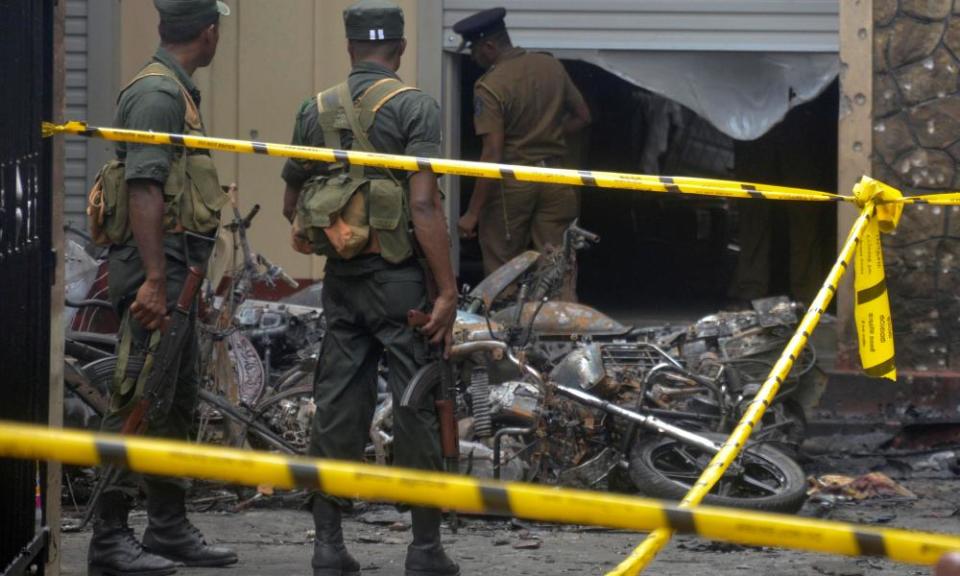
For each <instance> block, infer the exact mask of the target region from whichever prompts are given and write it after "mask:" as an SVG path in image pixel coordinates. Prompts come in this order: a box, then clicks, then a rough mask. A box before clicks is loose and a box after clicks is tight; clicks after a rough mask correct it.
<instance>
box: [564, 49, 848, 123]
mask: <svg viewBox="0 0 960 576" xmlns="http://www.w3.org/2000/svg"><path fill="white" fill-rule="evenodd" d="M553 54H554V55H555V56H556V57H558V58H564V59H571V60H583V61H585V62H590V63H591V64H595V65H597V66H599V67H601V68H603V69H605V70H607V71H608V72H610V73H612V74H615V75H617V76H619V77H620V78H623V79H624V80H626V81H627V82H630V83H631V84H635V85H637V86H640V87H641V88H645V89H647V90H650V91H651V92H655V93H657V94H660V95H661V96H664V97H666V98H669V99H671V100H674V101H676V102H679V103H680V104H683V105H684V106H686V107H687V108H690V109H691V110H693V111H694V112H696V113H697V114H699V115H700V116H702V117H703V118H705V119H706V120H707V121H709V122H710V123H711V124H713V125H714V126H716V127H717V129H718V130H720V131H721V132H724V133H725V134H727V135H728V136H730V137H732V138H736V139H737V140H754V139H756V138H759V137H760V136H762V135H763V134H764V133H765V132H767V130H769V129H770V128H771V127H773V126H774V125H775V124H776V123H778V122H780V120H782V119H783V117H784V116H785V115H786V114H787V112H788V111H789V110H790V108H791V107H793V106H797V105H799V104H802V103H804V102H808V101H810V100H812V99H814V98H816V97H817V96H818V95H819V94H820V93H821V92H822V91H823V90H824V88H826V87H827V86H828V85H829V84H830V82H832V81H833V79H834V78H836V76H837V73H838V71H839V69H840V60H839V58H838V56H837V55H836V54H822V53H812V54H811V53H807V54H803V53H789V54H788V53H763V52H650V51H636V50H557V51H554V52H553Z"/></svg>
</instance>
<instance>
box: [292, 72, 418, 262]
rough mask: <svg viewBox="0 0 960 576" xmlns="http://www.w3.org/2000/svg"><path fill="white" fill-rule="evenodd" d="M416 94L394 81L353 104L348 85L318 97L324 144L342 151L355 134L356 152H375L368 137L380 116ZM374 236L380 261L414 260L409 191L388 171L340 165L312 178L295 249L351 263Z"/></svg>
mask: <svg viewBox="0 0 960 576" xmlns="http://www.w3.org/2000/svg"><path fill="white" fill-rule="evenodd" d="M410 90H416V88H412V87H409V86H405V85H404V84H403V83H402V82H400V81H399V80H397V79H395V78H384V79H382V80H379V81H377V82H375V83H374V84H372V85H371V86H370V87H369V88H368V89H367V90H366V91H365V92H364V93H363V94H362V95H361V96H360V97H359V98H358V99H357V101H356V103H354V100H353V98H352V97H351V95H350V88H349V86H348V84H347V83H346V82H344V83H342V84H340V85H338V86H334V87H333V88H330V89H328V90H325V91H323V92H321V93H319V94H318V95H317V108H318V111H319V123H320V127H321V129H322V130H323V138H324V144H325V145H326V146H328V147H330V148H334V149H342V148H343V145H342V141H341V137H340V135H341V131H349V132H351V133H352V134H353V145H352V149H353V150H360V151H365V152H376V151H377V150H376V149H375V148H374V147H373V145H372V144H371V143H370V139H369V137H368V136H367V132H368V131H369V129H370V127H371V126H372V125H373V121H374V119H375V118H376V115H377V112H378V111H379V110H380V109H381V108H382V107H383V105H384V104H386V103H387V102H388V101H390V99H391V98H393V97H394V96H396V95H398V94H401V93H403V92H406V91H410ZM371 230H373V231H375V232H374V233H375V234H376V236H377V241H378V242H379V247H380V255H381V256H382V257H383V258H384V259H385V260H387V261H388V262H393V263H400V262H403V261H404V260H407V259H408V258H410V257H411V256H412V255H413V242H414V241H413V238H412V235H411V232H410V207H409V203H408V199H407V193H406V186H405V185H404V184H403V183H401V182H400V180H399V179H398V178H397V177H396V176H395V175H394V174H393V173H392V172H391V171H390V170H388V169H383V170H376V171H374V170H370V171H369V172H365V171H364V168H363V167H362V166H357V165H355V164H349V163H347V162H337V163H334V164H332V165H331V173H330V174H329V175H320V176H313V177H311V178H310V179H309V180H307V182H306V183H305V184H304V186H303V190H302V191H301V193H300V197H299V199H298V202H297V219H296V222H295V224H294V248H295V249H297V250H298V251H301V252H304V253H315V254H320V255H323V256H327V257H328V258H334V259H344V260H348V259H350V258H353V257H354V256H356V255H358V254H360V253H362V252H363V251H364V250H366V249H367V248H368V246H369V244H370V241H371Z"/></svg>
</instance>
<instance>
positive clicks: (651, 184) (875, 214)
mask: <svg viewBox="0 0 960 576" xmlns="http://www.w3.org/2000/svg"><path fill="white" fill-rule="evenodd" d="M42 131H43V135H44V136H45V137H47V136H52V135H54V134H58V133H71V134H79V135H82V136H89V137H99V138H104V139H107V140H113V141H124V142H137V143H142V144H155V145H179V146H186V147H190V148H204V149H210V150H220V151H226V152H235V153H254V154H265V155H270V156H280V157H288V158H300V159H305V160H315V161H321V162H349V163H353V164H356V165H359V166H371V167H379V168H390V169H399V170H406V171H420V170H431V171H433V172H435V173H438V174H451V175H459V176H470V177H479V178H492V179H515V180H520V181H529V182H543V183H548V184H568V185H574V186H593V187H598V188H612V189H624V190H639V191H646V192H661V193H670V194H695V195H705V196H715V197H724V198H751V199H767V200H791V201H818V202H853V203H855V204H857V206H859V207H860V208H862V211H861V214H860V216H859V218H858V219H857V220H856V222H855V224H854V226H853V229H852V230H851V232H850V234H849V236H848V238H847V241H846V243H845V244H844V246H843V249H842V250H841V252H840V255H839V257H838V259H837V262H836V264H835V265H834V266H833V268H832V269H831V271H830V274H829V276H828V277H827V280H826V282H825V283H824V285H823V286H822V288H821V289H820V291H819V292H818V294H817V296H816V298H815V299H814V302H813V304H811V306H810V308H809V309H808V311H807V313H806V314H805V315H804V317H803V319H802V320H801V322H800V324H799V326H798V328H797V331H796V333H795V334H794V336H793V338H791V340H790V342H789V343H788V345H787V347H786V349H785V350H784V351H783V353H782V355H781V356H780V358H779V360H778V361H777V363H776V365H775V366H774V368H773V370H772V371H771V373H770V375H769V376H768V378H767V380H766V381H765V382H764V384H763V386H762V387H761V389H760V391H759V392H758V393H757V395H756V397H755V398H754V400H753V401H751V403H750V405H749V408H748V409H747V412H746V413H745V414H744V416H743V418H742V419H741V421H740V422H739V423H738V425H737V427H736V428H735V429H734V431H733V433H732V434H731V435H730V437H729V438H728V439H727V440H726V441H725V442H724V444H723V447H722V448H721V450H720V452H718V453H717V454H716V455H715V456H714V458H713V460H712V461H711V462H710V465H709V466H708V467H707V468H706V469H705V470H704V472H703V474H702V475H701V477H700V478H699V479H698V480H697V482H696V483H695V485H694V487H693V488H692V489H691V490H690V492H689V493H688V494H687V496H686V497H685V498H684V500H683V501H682V502H681V503H680V505H679V507H669V506H664V507H661V510H662V518H663V522H662V523H661V525H660V526H658V527H657V528H656V529H655V530H654V532H653V533H652V534H651V535H650V536H649V537H648V538H647V539H646V540H645V541H644V542H643V543H642V544H641V545H640V546H639V547H638V548H637V549H636V550H635V551H634V552H633V553H632V554H631V556H630V557H629V558H627V560H625V561H624V562H623V563H621V565H620V566H618V567H617V569H616V570H614V571H613V572H611V574H637V573H638V572H640V571H641V570H642V569H643V568H644V567H645V566H646V565H647V564H649V562H650V561H651V560H652V559H653V557H654V556H655V555H656V553H657V552H658V551H659V550H660V549H662V547H663V546H664V545H665V544H666V542H668V541H669V539H670V535H671V534H672V532H673V531H690V532H693V533H698V534H700V535H702V536H707V537H711V538H716V539H720V540H730V541H738V540H732V539H731V538H732V537H734V536H736V537H739V536H740V531H739V530H738V529H737V528H736V525H735V524H731V523H729V522H719V524H718V526H720V527H721V528H722V530H721V531H718V532H716V533H710V534H707V533H706V532H705V531H704V530H703V529H702V527H703V526H706V525H707V521H706V519H705V518H706V517H705V516H704V514H706V513H708V512H707V511H709V510H711V509H709V508H696V510H689V508H690V507H693V506H697V505H698V504H699V503H700V502H701V501H702V500H703V498H704V497H705V496H706V494H707V493H708V492H709V491H710V490H711V489H712V487H713V486H714V484H716V482H718V481H719V480H720V479H721V478H722V476H723V474H724V473H725V471H726V470H727V468H728V467H729V466H730V464H731V462H732V461H733V460H734V459H735V458H736V457H737V456H738V455H739V453H740V451H741V450H742V448H743V447H744V446H745V445H746V443H747V441H748V439H749V437H750V435H751V433H752V431H753V429H754V427H755V426H756V425H757V423H759V421H760V419H761V418H762V417H763V414H764V412H765V410H766V408H767V407H768V406H769V405H770V402H771V401H772V400H773V398H774V396H775V395H776V393H777V391H778V390H779V388H780V385H781V384H782V383H783V381H784V380H785V379H786V378H787V375H788V374H789V372H790V370H791V368H792V367H793V363H794V362H795V360H796V358H797V357H798V356H799V354H800V352H801V351H802V349H803V347H804V346H805V345H806V343H807V341H808V340H809V338H810V335H811V334H812V332H813V330H814V329H815V328H816V326H817V325H818V323H819V321H820V318H821V316H822V315H823V313H824V311H825V310H826V308H827V306H828V305H829V303H830V301H831V300H832V298H833V296H834V294H835V293H836V291H837V287H838V285H839V282H840V279H841V278H842V276H843V274H844V273H845V272H846V270H847V268H848V267H849V265H850V262H851V260H852V258H853V256H854V253H856V255H857V269H856V274H855V275H856V279H855V291H856V302H855V317H856V323H857V330H858V336H859V343H860V346H859V349H860V358H861V363H862V365H863V367H864V370H865V372H866V373H867V374H869V375H871V376H876V377H884V378H889V379H896V367H895V356H894V348H893V327H892V322H891V318H890V309H889V296H888V295H887V292H886V283H885V278H884V272H883V256H882V249H881V243H880V233H881V232H890V231H892V230H893V229H895V227H896V225H897V222H898V220H899V217H900V214H901V211H902V209H903V206H904V205H905V204H942V205H960V193H957V192H952V193H942V194H931V195H925V196H913V197H908V198H904V197H903V196H902V195H901V194H900V192H899V191H897V190H895V189H893V188H891V187H889V186H887V185H885V184H882V183H880V182H878V181H875V180H873V179H871V178H867V177H864V178H863V179H862V180H861V182H860V183H859V184H857V186H856V187H855V188H854V194H853V195H852V196H842V195H838V194H832V193H828V192H821V191H816V190H805V189H799V188H790V187H783V186H770V185H765V184H752V183H746V182H734V181H727V180H712V179H704V178H686V177H668V176H650V175H642V174H624V173H614V172H597V171H586V170H569V169H560V168H543V167H530V166H513V165H506V164H492V163H484V162H471V161H464V160H450V159H438V158H416V157H411V156H398V155H390V154H379V153H370V152H357V151H346V150H334V149H329V148H310V147H302V146H291V145H283V144H270V143H264V142H250V141H243V140H230V139H224V138H210V137H200V136H189V135H181V134H163V133H154V132H142V131H135V130H122V129H114V128H97V127H92V126H87V125H86V124H84V123H80V122H68V123H66V124H62V125H54V124H49V123H44V125H43V127H42ZM0 440H2V439H0ZM338 465H343V464H342V463H338ZM290 466H291V468H290V471H291V475H292V476H293V477H294V480H296V479H297V478H298V476H297V470H300V474H301V476H302V475H303V474H306V475H307V477H308V478H309V479H310V480H316V481H318V482H319V481H320V480H321V473H320V472H318V471H317V470H316V468H311V467H309V466H308V467H306V468H302V467H301V468H295V467H294V464H291V465H290ZM298 466H304V465H298ZM323 470H326V468H323ZM145 471H148V470H145ZM154 472H156V471H154ZM161 472H163V473H167V472H165V471H161ZM225 479H228V480H231V479H232V480H233V481H237V480H236V479H234V478H232V477H231V478H225ZM464 481H466V480H464ZM448 482H453V481H452V480H448ZM471 482H474V481H471ZM274 483H275V484H277V485H280V486H283V485H284V484H283V483H278V482H274ZM295 484H296V482H295ZM320 484H321V485H322V487H323V488H324V490H327V491H329V492H330V493H332V494H337V495H343V496H358V497H366V498H371V497H372V498H374V499H376V498H387V499H390V495H388V494H386V493H375V495H373V496H370V495H369V494H365V493H364V494H361V493H359V492H356V493H353V492H350V493H347V494H341V493H338V492H336V491H335V490H328V485H327V482H326V481H325V480H324V481H323V482H320ZM444 486H446V485H444ZM484 486H485V485H484V484H483V483H479V484H477V486H476V487H475V488H474V490H473V491H474V492H475V494H474V500H475V501H474V502H473V504H477V502H476V496H477V494H476V493H479V494H480V496H481V497H480V499H479V503H480V504H481V505H482V506H481V508H480V509H476V508H471V507H470V505H465V506H461V504H463V503H464V502H463V501H457V502H459V504H458V503H451V502H450V501H447V500H444V501H430V502H425V501H420V500H416V499H404V497H405V493H403V494H401V493H391V494H392V495H393V497H394V499H396V500H398V501H404V502H410V503H425V504H433V505H439V506H448V507H452V508H458V509H460V510H463V511H467V512H478V511H485V512H493V513H497V512H499V513H512V514H515V515H517V516H520V517H528V518H534V519H541V520H552V521H561V522H581V523H597V522H596V521H595V519H596V516H595V515H593V514H587V515H586V516H579V515H578V512H579V511H578V510H574V511H571V514H569V515H565V516H563V517H560V516H549V515H546V516H544V515H540V514H541V512H542V510H541V509H540V508H538V507H536V506H535V507H533V508H530V509H529V510H526V509H524V503H526V502H528V501H531V502H532V501H536V498H535V497H534V494H539V492H537V491H538V490H543V489H539V488H533V487H529V486H526V485H516V486H513V485H510V486H512V487H509V488H497V489H496V490H494V489H493V488H491V485H487V486H486V488H485V487H484ZM517 486H524V487H523V488H520V487H517ZM547 490H550V489H547ZM531 491H532V492H531ZM521 492H524V495H525V496H527V497H528V498H524V499H519V498H514V497H513V494H518V495H519V494H520V493H521ZM550 492H551V493H552V494H554V495H556V494H557V493H558V492H556V491H553V490H550ZM563 492H564V493H565V494H576V493H575V492H571V491H563ZM398 495H399V496H400V497H398ZM438 495H440V493H438ZM444 497H445V496H444ZM604 498H616V497H613V496H605V497H599V496H595V495H594V496H592V501H593V502H600V501H603V502H609V501H608V500H604ZM630 501H631V502H634V503H636V502H642V501H640V500H630ZM647 502H649V501H647ZM494 503H498V505H494V506H488V504H494ZM566 504H569V502H565V505H566ZM524 512H529V513H532V514H533V515H529V516H525V515H524ZM608 512H611V513H612V510H608ZM632 514H635V513H634V512H631V515H632ZM547 516H549V517H547ZM613 516H616V515H612V516H611V518H613ZM747 516H750V513H742V512H728V513H727V516H726V517H725V518H728V519H729V518H731V517H737V518H740V519H741V522H742V519H743V518H745V517H747ZM585 518H592V519H594V520H590V519H585ZM608 522H610V521H608ZM784 522H786V523H787V524H786V526H787V527H788V528H787V532H789V533H790V538H791V539H794V540H796V539H797V538H799V539H800V540H803V538H804V536H803V534H804V532H803V531H802V530H801V529H800V528H798V526H799V524H796V523H808V522H812V521H807V520H784ZM598 524H599V525H605V526H612V527H622V528H634V529H637V530H643V529H645V528H644V527H641V526H638V525H637V524H636V523H631V524H630V525H627V524H611V523H607V522H599V523H598ZM741 526H745V527H746V528H747V529H746V531H747V532H752V531H754V530H755V529H756V526H755V525H749V524H741ZM764 530H769V531H767V532H766V536H767V537H770V538H774V539H775V540H776V539H779V538H781V536H782V535H783V534H786V533H787V532H783V531H780V530H777V529H774V528H773V527H772V526H768V527H767V528H765V529H763V530H756V532H755V533H754V537H756V538H758V539H762V538H763V535H761V532H763V531H764ZM882 533H884V534H886V533H887V531H883V532H882ZM826 534H828V533H826V532H824V533H821V534H820V536H823V535H826ZM811 535H812V533H811ZM725 536H727V537H725ZM848 539H849V534H848ZM827 541H829V542H836V539H835V538H832V537H826V539H825V540H824V542H827ZM853 541H854V543H855V548H856V549H857V550H859V551H860V553H871V554H876V553H880V555H888V556H890V557H891V558H894V556H892V555H891V554H890V551H891V548H890V542H889V541H888V540H887V539H886V538H885V537H883V536H881V537H879V538H878V537H877V536H876V535H875V534H874V535H870V536H867V535H864V536H863V537H860V536H857V537H854V538H853ZM738 542H739V541H738ZM740 543H748V544H749V543H752V544H757V543H758V541H753V542H740ZM848 544H849V542H848ZM767 545H783V543H782V542H779V543H778V542H776V541H773V542H770V541H767ZM824 545H827V544H824ZM830 546H832V544H831V545H830ZM805 549H810V550H814V549H815V550H818V551H827V552H829V551H833V552H837V553H841V554H847V553H850V552H849V550H850V549H849V548H845V549H846V550H847V551H846V552H844V551H841V550H840V549H839V548H830V549H826V548H814V547H810V548H805ZM941 551H942V550H941ZM854 553H856V552H854ZM894 559H898V558H894ZM933 559H935V558H933ZM924 563H928V562H924Z"/></svg>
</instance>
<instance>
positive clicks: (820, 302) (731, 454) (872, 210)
mask: <svg viewBox="0 0 960 576" xmlns="http://www.w3.org/2000/svg"><path fill="white" fill-rule="evenodd" d="M855 194H857V195H858V197H859V198H861V199H862V201H863V202H864V203H865V204H864V206H863V209H862V210H861V212H860V216H859V217H858V218H857V220H856V221H855V222H854V224H853V228H852V229H851V230H850V234H849V235H848V236H847V240H846V242H844V245H843V248H842V249H841V250H840V255H839V256H838V257H837V261H836V263H835V264H834V265H833V268H831V270H830V273H829V274H828V275H827V279H826V281H824V283H823V286H821V288H820V290H819V291H818V292H817V295H816V297H815V298H814V299H813V303H812V304H811V305H810V307H809V309H808V310H807V312H806V314H804V316H803V319H802V320H801V321H800V324H799V325H798V326H797V329H796V332H794V334H793V337H792V338H791V339H790V341H789V342H788V343H787V346H786V348H784V350H783V352H782V353H781V355H780V358H779V359H778V360H777V363H776V364H775V365H774V367H773V369H772V370H771V371H770V374H769V375H768V376H767V379H766V381H765V382H764V383H763V386H762V387H761V388H760V390H759V391H758V392H757V394H756V396H755V397H754V399H753V400H752V401H751V402H750V404H749V407H748V409H747V411H746V413H744V415H743V418H741V419H740V422H739V423H738V424H737V426H736V428H734V430H733V432H732V433H731V434H730V436H729V438H727V440H726V441H725V442H724V443H723V446H722V448H721V450H720V451H719V452H718V453H717V454H716V455H714V457H713V459H712V460H711V461H710V464H708V465H707V467H706V468H705V469H704V471H703V472H702V473H701V474H700V477H699V478H698V479H697V481H696V482H695V483H694V485H693V487H692V488H691V489H690V491H689V492H687V494H686V496H685V497H684V498H683V500H682V501H681V502H680V507H682V508H689V507H692V506H697V505H698V504H700V502H702V501H703V499H704V498H705V497H706V496H707V494H709V492H710V490H712V489H713V487H714V485H716V483H717V482H719V481H720V479H721V478H723V475H724V473H725V472H726V471H727V469H728V468H729V467H730V465H731V464H732V463H733V461H734V460H735V459H736V458H737V456H738V455H739V454H740V452H741V450H742V449H743V447H744V446H745V445H746V443H747V441H748V440H749V438H750V435H751V433H752V432H753V430H754V428H755V427H756V425H757V424H758V423H759V422H760V420H761V418H763V414H764V412H765V411H766V409H767V407H769V406H770V403H771V402H772V401H773V398H774V396H776V394H777V392H778V391H779V389H780V385H781V384H782V383H783V382H784V380H786V378H787V376H788V375H789V374H790V370H791V369H792V368H793V364H794V362H795V361H796V359H797V358H798V357H799V355H800V352H801V351H802V350H803V347H804V346H806V344H807V341H808V340H809V339H810V335H811V334H813V331H814V329H816V327H817V325H818V324H819V322H820V318H821V317H822V316H823V313H824V311H825V310H826V309H827V307H828V306H829V305H830V301H831V300H832V299H833V296H834V294H836V292H837V287H838V286H839V285H840V280H841V278H843V275H844V273H845V272H846V271H847V268H848V267H849V266H850V262H851V260H852V259H853V256H854V254H856V255H857V268H858V274H857V278H856V290H857V306H856V310H855V313H856V315H857V322H858V324H860V322H861V321H863V322H864V323H867V320H865V318H870V322H869V323H870V326H869V328H864V329H863V331H862V332H861V338H864V337H866V338H868V339H869V346H865V345H864V344H863V342H861V346H860V351H861V359H862V361H863V362H864V367H865V368H866V367H867V366H871V367H872V368H869V369H867V370H868V373H869V372H870V370H872V371H873V372H874V374H873V375H875V376H878V377H880V376H882V377H886V378H891V379H894V380H895V379H896V369H895V367H894V356H893V337H892V332H893V329H892V326H891V325H890V322H889V319H890V303H889V299H888V298H887V294H886V288H885V284H884V279H883V258H882V255H881V254H880V229H881V226H883V227H884V228H887V229H888V231H889V230H892V229H893V228H894V227H895V226H896V220H897V219H899V216H900V213H899V210H898V209H899V208H902V205H896V208H895V209H893V210H889V209H885V210H887V212H885V213H883V214H882V215H881V216H878V209H877V206H876V205H875V203H874V202H875V200H877V199H878V198H880V197H882V196H883V195H884V194H887V195H889V194H896V195H899V193H898V192H896V190H893V189H892V188H889V187H882V186H881V185H880V183H879V182H876V181H875V180H871V179H864V180H862V181H861V182H860V183H859V184H858V185H857V188H856V190H855ZM881 221H882V222H883V224H881ZM864 285H866V286H867V287H866V288H862V286H864ZM884 319H885V321H886V323H887V324H886V326H887V327H888V328H889V330H890V334H889V337H887V338H886V339H884V335H883V334H878V333H876V331H875V330H874V329H875V328H878V327H879V325H882V324H883V322H884ZM874 321H876V323H877V324H878V326H873V323H874ZM865 352H866V355H865ZM877 356H880V357H883V358H886V361H884V362H878V363H874V358H876V357H877ZM867 362H870V364H867ZM671 533H672V532H671V529H669V528H660V529H657V530H655V531H654V532H653V533H651V534H650V535H648V536H647V538H646V539H645V540H644V541H643V542H641V543H640V545H639V546H638V547H637V548H636V549H635V550H634V551H633V552H632V553H631V554H630V556H628V557H627V558H626V559H625V560H624V561H623V562H621V563H620V565H619V566H618V567H617V568H616V569H615V570H613V571H611V572H609V573H608V576H624V575H630V576H633V575H635V574H638V573H639V572H641V571H642V570H643V569H644V568H646V567H647V566H648V565H649V564H650V562H652V561H653V558H654V557H655V556H656V555H657V553H658V552H659V551H660V550H662V549H663V547H664V546H665V545H666V544H667V542H669V540H670V536H671Z"/></svg>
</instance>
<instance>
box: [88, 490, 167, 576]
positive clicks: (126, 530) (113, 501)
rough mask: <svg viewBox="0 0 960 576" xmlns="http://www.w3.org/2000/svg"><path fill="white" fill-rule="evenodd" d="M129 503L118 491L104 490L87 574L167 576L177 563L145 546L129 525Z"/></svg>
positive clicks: (101, 575)
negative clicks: (151, 551)
mask: <svg viewBox="0 0 960 576" xmlns="http://www.w3.org/2000/svg"><path fill="white" fill-rule="evenodd" d="M129 512H130V505H129V503H128V502H127V498H126V496H124V494H123V493H121V492H117V491H110V492H105V493H104V494H103V496H101V497H100V502H99V503H98V505H97V514H96V516H95V517H94V521H93V537H92V538H90V548H89V549H88V551H87V575H88V576H166V575H167V574H173V573H174V572H176V571H177V567H176V566H177V565H176V564H174V563H173V562H171V561H170V560H167V559H166V558H162V557H160V556H154V555H153V554H150V553H149V552H147V551H145V550H144V549H143V546H142V545H141V544H140V542H139V541H138V540H137V537H136V536H134V535H133V529H132V528H130V526H128V525H127V515H128V514H129Z"/></svg>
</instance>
